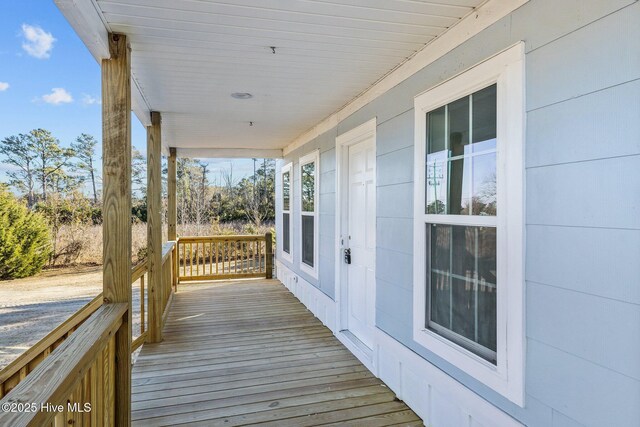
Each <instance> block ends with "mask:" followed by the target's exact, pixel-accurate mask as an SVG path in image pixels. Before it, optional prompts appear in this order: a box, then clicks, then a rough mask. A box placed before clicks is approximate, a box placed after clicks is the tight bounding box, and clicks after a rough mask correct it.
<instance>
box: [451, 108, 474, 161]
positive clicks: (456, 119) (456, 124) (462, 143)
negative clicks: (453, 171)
mask: <svg viewBox="0 0 640 427" xmlns="http://www.w3.org/2000/svg"><path fill="white" fill-rule="evenodd" d="M448 116H449V117H448V119H449V152H450V153H451V154H450V155H451V157H455V156H461V155H463V154H467V149H468V145H469V97H468V96H466V97H464V98H462V99H459V100H457V101H454V102H452V103H451V104H449V105H448Z"/></svg>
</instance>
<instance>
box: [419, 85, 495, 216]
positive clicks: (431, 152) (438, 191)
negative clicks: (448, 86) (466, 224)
mask: <svg viewBox="0 0 640 427" xmlns="http://www.w3.org/2000/svg"><path fill="white" fill-rule="evenodd" d="M471 107H473V108H471ZM470 116H471V117H470ZM443 122H444V123H446V126H445V125H443ZM443 126H444V128H445V132H446V133H447V138H445V142H444V143H443V142H442V141H441V136H442V131H443ZM427 127H428V128H427V148H428V149H427V155H426V164H425V177H426V179H425V203H426V206H425V213H427V214H440V215H442V214H448V215H491V216H495V215H497V198H496V85H495V84H494V85H492V86H489V87H487V88H485V89H482V90H480V91H478V92H475V93H473V94H471V95H469V96H466V97H464V98H460V99H458V100H456V101H453V102H451V103H449V104H447V105H445V106H444V107H440V108H438V109H436V110H433V111H431V112H429V113H427ZM470 138H471V139H472V140H473V142H474V143H473V144H470ZM472 147H473V150H472ZM447 148H448V149H447Z"/></svg>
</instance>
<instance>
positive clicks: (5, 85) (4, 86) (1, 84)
mask: <svg viewBox="0 0 640 427" xmlns="http://www.w3.org/2000/svg"><path fill="white" fill-rule="evenodd" d="M7 89H9V83H7V82H0V92H4V91H5V90H7Z"/></svg>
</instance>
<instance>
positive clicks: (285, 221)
mask: <svg viewBox="0 0 640 427" xmlns="http://www.w3.org/2000/svg"><path fill="white" fill-rule="evenodd" d="M289 239H290V236H289V214H288V213H283V214H282V250H283V251H284V252H286V253H288V254H290V253H291V246H290V243H289Z"/></svg>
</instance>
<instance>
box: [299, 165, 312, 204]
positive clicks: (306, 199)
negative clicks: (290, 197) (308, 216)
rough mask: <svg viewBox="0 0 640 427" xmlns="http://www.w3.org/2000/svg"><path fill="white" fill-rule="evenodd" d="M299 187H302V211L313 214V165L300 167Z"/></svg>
mask: <svg viewBox="0 0 640 427" xmlns="http://www.w3.org/2000/svg"><path fill="white" fill-rule="evenodd" d="M301 170H302V173H301V177H300V179H301V183H302V184H301V187H302V211H303V212H313V211H314V209H313V205H314V197H315V163H313V162H312V163H307V164H305V165H302V168H301Z"/></svg>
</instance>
